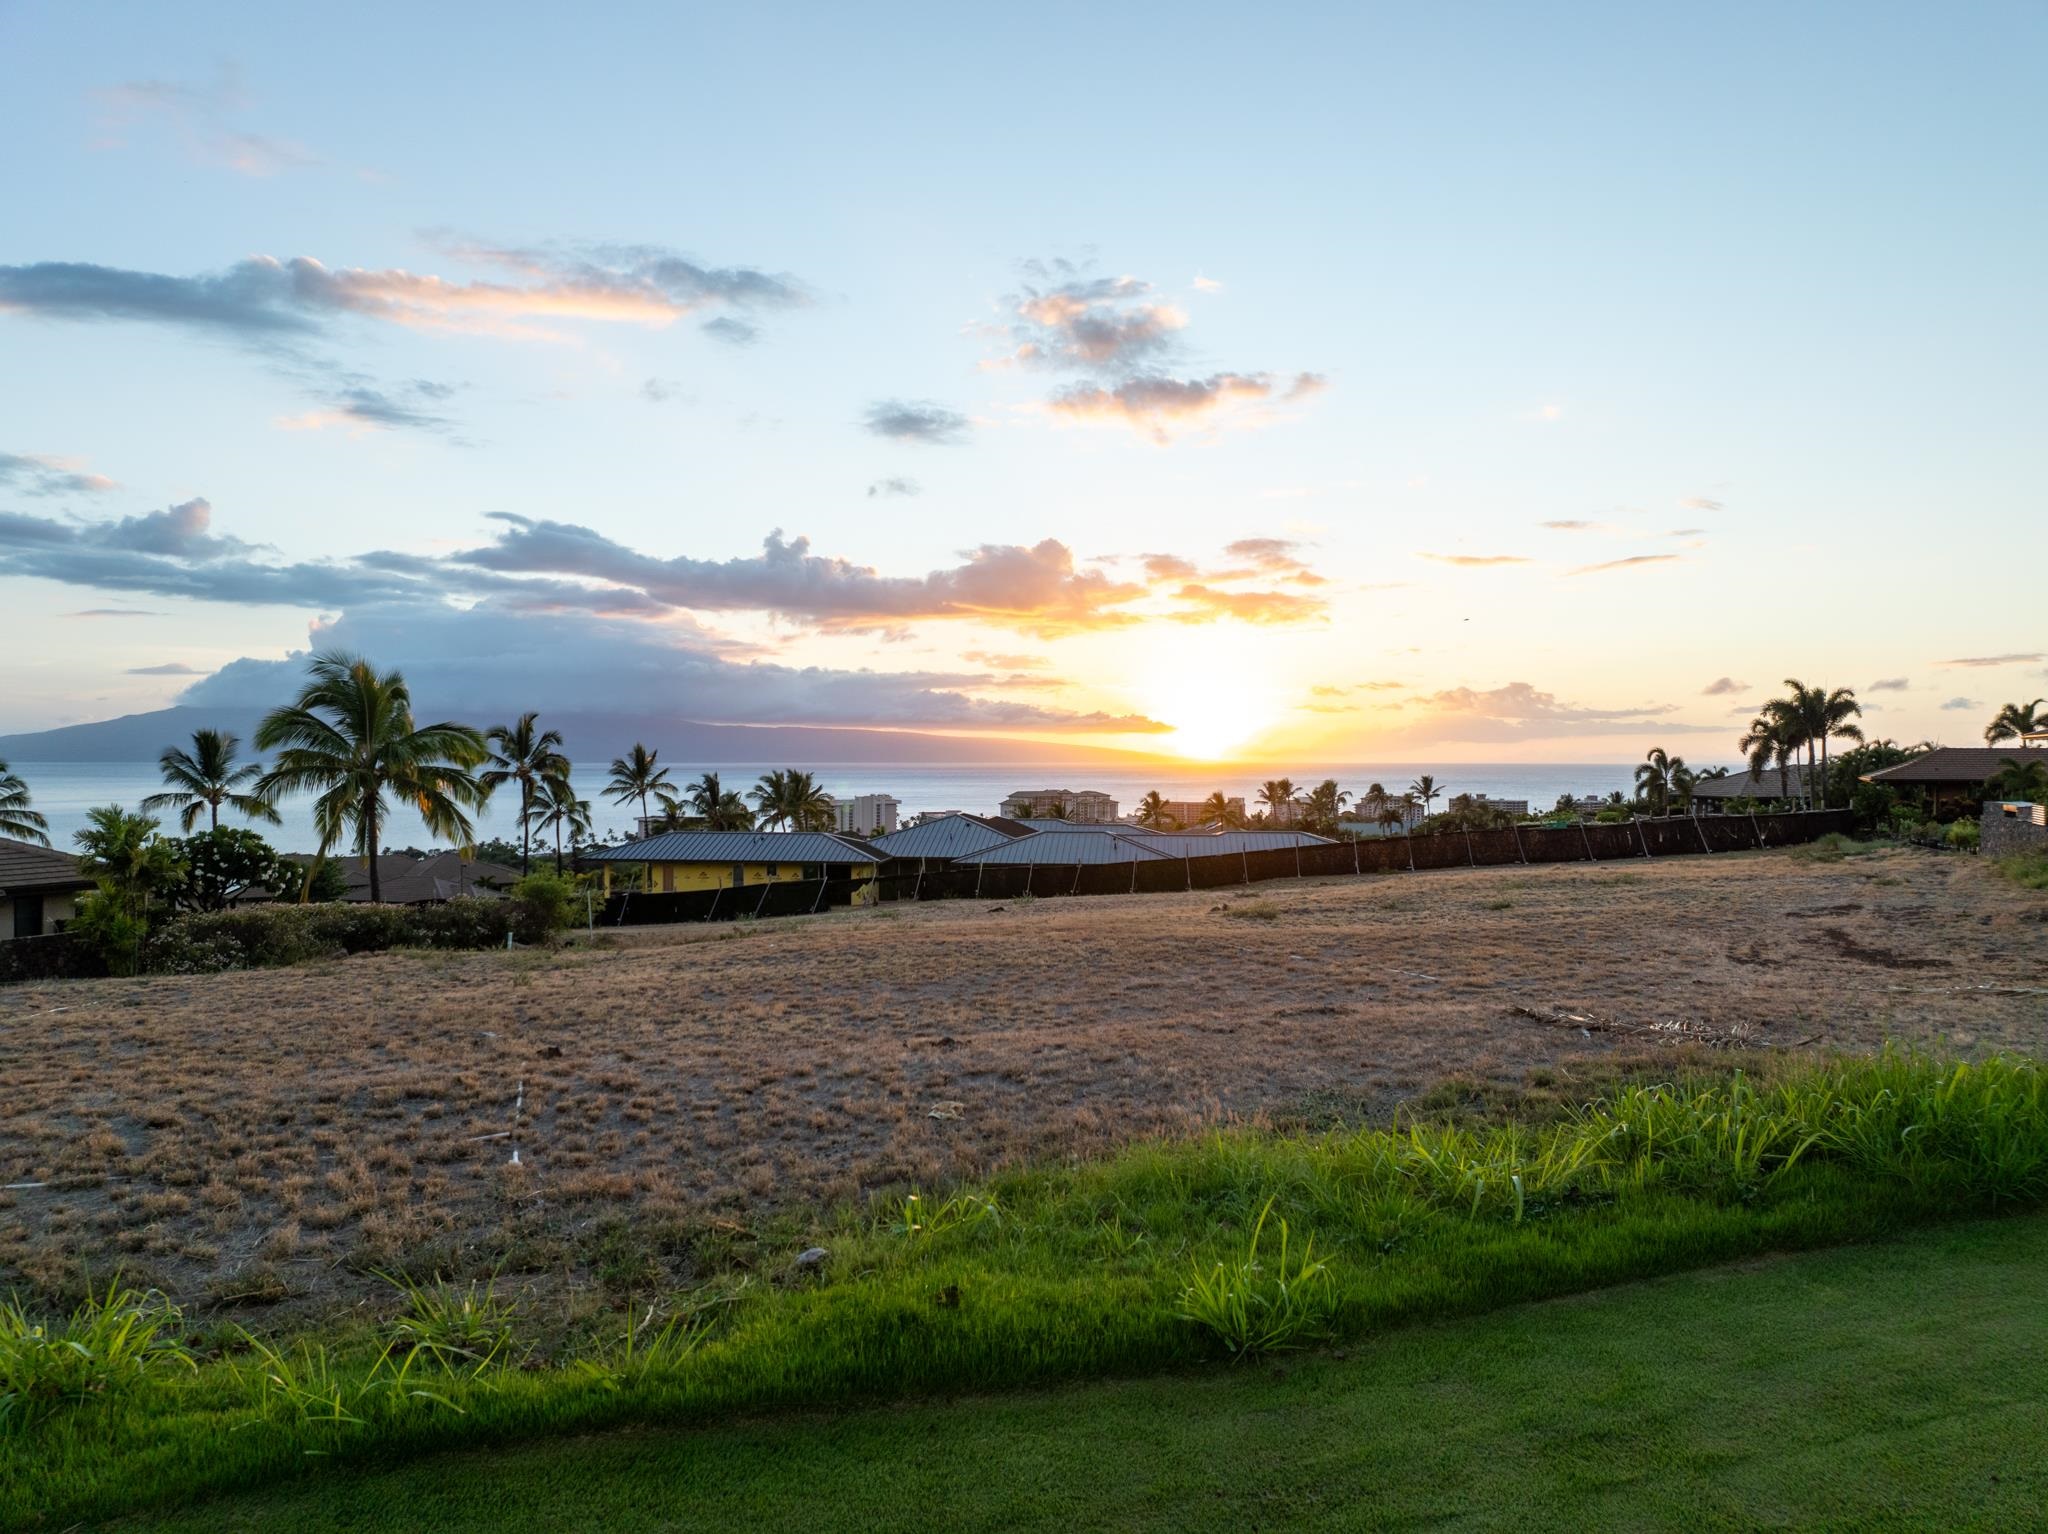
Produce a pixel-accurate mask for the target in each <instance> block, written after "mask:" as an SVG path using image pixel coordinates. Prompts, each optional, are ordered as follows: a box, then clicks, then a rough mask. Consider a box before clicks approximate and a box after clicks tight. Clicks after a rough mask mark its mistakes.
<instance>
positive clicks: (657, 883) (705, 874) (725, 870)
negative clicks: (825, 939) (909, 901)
mask: <svg viewBox="0 0 2048 1534" xmlns="http://www.w3.org/2000/svg"><path fill="white" fill-rule="evenodd" d="M633 866H634V867H636V868H638V867H642V866H643V865H641V864H639V863H637V862H636V863H635V864H634V865H633ZM652 866H653V870H654V882H653V884H652V885H651V886H649V888H650V889H651V890H652V892H653V893H654V894H657V895H683V894H688V893H689V892H691V891H692V890H717V889H731V888H732V887H733V877H732V875H733V865H732V864H731V863H663V862H659V861H657V862H656V863H654V864H653V865H652ZM828 867H829V868H830V871H831V875H832V877H833V878H835V879H841V878H854V879H872V878H873V877H874V876H875V865H874V864H872V863H854V864H846V863H833V864H829V865H828ZM742 875H743V877H742V880H741V882H742V883H743V884H755V885H759V884H787V883H789V882H791V881H793V880H799V879H802V878H803V876H804V865H803V864H801V863H747V864H745V865H743V866H742ZM604 877H605V889H606V891H607V893H609V891H610V889H611V877H612V871H611V867H610V865H609V864H607V865H606V867H605V871H604Z"/></svg>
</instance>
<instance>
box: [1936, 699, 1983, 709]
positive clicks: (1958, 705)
mask: <svg viewBox="0 0 2048 1534" xmlns="http://www.w3.org/2000/svg"><path fill="white" fill-rule="evenodd" d="M1983 706H1984V705H1983V704H1982V703H1979V702H1978V701H1977V700H1976V699H1975V698H1950V699H1949V700H1948V702H1946V703H1944V704H1942V707H1943V708H1944V709H1949V710H1957V709H1966V708H1982V707H1983Z"/></svg>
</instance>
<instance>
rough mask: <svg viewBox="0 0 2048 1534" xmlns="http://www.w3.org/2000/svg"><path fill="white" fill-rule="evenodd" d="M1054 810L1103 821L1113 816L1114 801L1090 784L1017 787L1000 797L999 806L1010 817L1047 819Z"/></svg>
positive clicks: (1097, 822) (1078, 818)
mask: <svg viewBox="0 0 2048 1534" xmlns="http://www.w3.org/2000/svg"><path fill="white" fill-rule="evenodd" d="M1055 812H1057V815H1058V816H1059V817H1062V818H1064V819H1066V820H1068V821H1081V822H1085V823H1088V824H1092V825H1103V824H1107V823H1109V822H1111V821H1114V820H1115V819H1116V812H1117V802H1116V800H1114V799H1112V798H1110V797H1109V795H1108V794H1105V793H1101V792H1098V791H1097V790H1095V789H1092V788H1082V789H1073V788H1020V789H1018V790H1017V791H1016V792H1015V793H1013V794H1011V795H1010V796H1009V797H1008V798H1007V799H1005V800H1004V801H1003V803H1002V810H1001V813H1002V814H1003V815H1004V816H1005V817H1007V818H1008V819H1011V820H1029V819H1031V818H1032V817H1034V816H1038V817H1042V818H1048V819H1049V818H1053V817H1054V815H1055Z"/></svg>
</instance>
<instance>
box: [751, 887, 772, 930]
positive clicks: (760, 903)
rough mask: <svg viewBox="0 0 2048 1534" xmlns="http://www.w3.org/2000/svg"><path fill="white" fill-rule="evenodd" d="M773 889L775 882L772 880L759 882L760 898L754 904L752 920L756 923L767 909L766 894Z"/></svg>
mask: <svg viewBox="0 0 2048 1534" xmlns="http://www.w3.org/2000/svg"><path fill="white" fill-rule="evenodd" d="M773 888H775V881H774V880H773V879H763V880H762V881H761V898H760V899H759V900H757V901H755V902H754V919H755V920H756V921H758V920H760V917H761V913H762V912H763V911H765V910H767V909H768V892H769V891H770V890H771V889H773Z"/></svg>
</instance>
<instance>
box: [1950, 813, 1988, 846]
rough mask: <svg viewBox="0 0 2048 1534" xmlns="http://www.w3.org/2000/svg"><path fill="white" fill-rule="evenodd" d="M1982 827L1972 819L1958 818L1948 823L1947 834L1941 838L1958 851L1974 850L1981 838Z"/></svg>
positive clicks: (1982, 833)
mask: <svg viewBox="0 0 2048 1534" xmlns="http://www.w3.org/2000/svg"><path fill="white" fill-rule="evenodd" d="M1983 835H1984V831H1983V827H1981V826H1979V825H1978V824H1977V822H1976V821H1974V820H1958V821H1954V822H1952V823H1951V824H1950V825H1949V828H1948V835H1947V836H1945V837H1943V838H1942V840H1943V841H1944V842H1946V843H1947V844H1948V845H1949V846H1950V847H1953V848H1954V849H1955V850H1956V851H1958V852H1975V851H1976V850H1977V844H1978V842H1979V841H1981V840H1982V839H1983Z"/></svg>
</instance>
